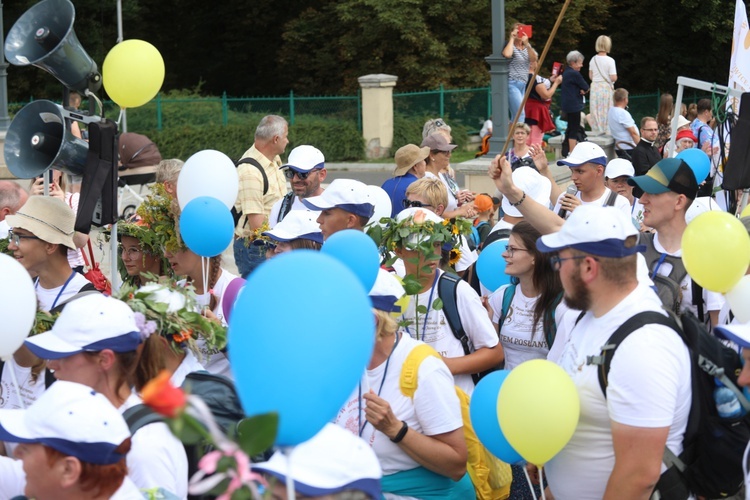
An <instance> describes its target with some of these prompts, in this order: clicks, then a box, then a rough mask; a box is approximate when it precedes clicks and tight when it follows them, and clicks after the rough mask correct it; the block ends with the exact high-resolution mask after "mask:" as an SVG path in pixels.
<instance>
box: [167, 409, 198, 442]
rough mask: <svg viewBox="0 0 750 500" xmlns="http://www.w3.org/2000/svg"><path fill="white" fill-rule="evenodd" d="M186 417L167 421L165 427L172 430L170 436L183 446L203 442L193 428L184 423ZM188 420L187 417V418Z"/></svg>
mask: <svg viewBox="0 0 750 500" xmlns="http://www.w3.org/2000/svg"><path fill="white" fill-rule="evenodd" d="M185 418H186V416H185V415H183V416H182V417H178V418H173V419H167V425H169V428H170V429H171V430H172V434H174V435H175V436H177V439H179V440H180V441H182V442H183V443H184V444H198V443H200V442H202V441H203V435H202V434H201V433H200V432H199V431H198V430H197V429H195V428H194V427H192V426H191V425H189V424H188V423H187V422H186V421H185ZM188 418H189V417H188Z"/></svg>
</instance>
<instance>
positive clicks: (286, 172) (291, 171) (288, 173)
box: [284, 168, 321, 181]
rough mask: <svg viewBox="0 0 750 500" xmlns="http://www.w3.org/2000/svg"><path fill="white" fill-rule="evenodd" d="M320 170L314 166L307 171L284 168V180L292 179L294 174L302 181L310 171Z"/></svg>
mask: <svg viewBox="0 0 750 500" xmlns="http://www.w3.org/2000/svg"><path fill="white" fill-rule="evenodd" d="M320 170H321V169H319V168H314V169H312V170H310V171H309V172H297V171H296V170H294V169H293V168H287V169H286V170H284V177H286V180H288V181H291V180H292V179H294V176H295V175H296V176H297V177H299V179H300V180H301V181H304V180H305V179H307V177H308V176H309V175H310V174H311V173H313V172H318V171H320Z"/></svg>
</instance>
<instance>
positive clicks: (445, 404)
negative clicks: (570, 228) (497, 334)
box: [334, 333, 463, 476]
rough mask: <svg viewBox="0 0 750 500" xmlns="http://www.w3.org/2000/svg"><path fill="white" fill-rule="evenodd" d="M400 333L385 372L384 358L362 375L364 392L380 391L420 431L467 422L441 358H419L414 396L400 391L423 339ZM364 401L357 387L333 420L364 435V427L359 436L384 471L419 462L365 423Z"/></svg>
mask: <svg viewBox="0 0 750 500" xmlns="http://www.w3.org/2000/svg"><path fill="white" fill-rule="evenodd" d="M397 335H400V336H401V338H400V340H399V342H398V345H396V347H395V349H394V351H393V353H392V354H391V356H390V361H389V362H388V370H387V372H386V363H385V362H383V363H381V364H380V366H378V367H376V368H375V369H373V370H367V371H366V374H365V375H364V377H363V378H366V380H363V382H362V384H361V386H362V394H364V393H365V392H367V390H368V387H369V389H371V390H373V391H375V393H376V394H378V393H379V394H380V397H381V398H383V399H385V400H386V401H388V404H389V405H390V406H391V409H392V410H393V413H394V414H395V415H396V418H398V419H399V420H403V421H405V422H406V423H407V424H408V425H409V429H412V430H415V431H417V432H419V433H420V434H424V435H426V436H434V435H437V434H443V433H446V432H451V431H454V430H456V429H459V428H460V427H461V426H463V421H462V419H461V405H460V403H459V401H458V396H456V389H455V387H454V385H453V377H452V376H451V372H450V370H448V367H447V366H445V363H443V362H442V361H441V360H439V359H437V358H435V357H434V356H428V357H427V358H425V359H424V360H423V361H422V363H420V365H419V372H418V374H417V390H416V392H415V393H414V399H411V398H409V397H407V396H405V395H404V394H403V393H402V392H401V387H400V379H401V369H402V367H403V364H404V361H405V360H406V357H407V356H408V355H409V353H410V352H411V351H412V350H413V349H414V348H415V347H416V346H418V345H420V344H421V343H422V342H418V341H416V340H414V339H412V338H411V337H409V336H408V335H406V334H405V333H397ZM383 377H385V379H384V378H383ZM381 383H382V387H383V388H382V391H381V390H380V386H381ZM365 403H366V402H365V401H364V400H361V399H360V390H359V388H357V389H355V391H354V393H353V394H352V395H351V397H349V399H348V400H347V401H346V403H344V406H343V407H342V408H341V410H339V413H338V415H336V418H335V419H334V423H335V424H336V425H339V426H341V427H344V428H345V429H348V430H349V431H351V432H352V433H353V434H355V435H360V429H361V437H362V439H364V440H365V441H367V442H368V443H369V444H370V446H372V449H373V451H374V452H375V454H376V455H377V456H378V460H380V466H381V467H382V469H383V475H384V476H387V475H389V474H394V473H396V472H399V471H404V470H411V469H415V468H417V467H419V464H418V463H417V462H416V461H415V460H414V459H413V458H411V457H410V456H409V455H407V454H406V452H404V451H403V450H402V449H401V448H400V447H399V446H398V445H397V444H395V443H393V442H391V440H390V439H388V437H387V436H386V435H385V434H383V433H382V432H380V431H377V430H375V428H374V427H373V426H372V424H370V423H369V422H367V419H366V418H365V415H364V411H365ZM366 422H367V423H366ZM365 423H366V424H365ZM363 426H364V428H363Z"/></svg>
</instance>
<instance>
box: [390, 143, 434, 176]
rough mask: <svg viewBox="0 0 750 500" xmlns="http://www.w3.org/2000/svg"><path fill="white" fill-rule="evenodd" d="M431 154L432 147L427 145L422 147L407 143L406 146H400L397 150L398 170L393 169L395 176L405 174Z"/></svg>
mask: <svg viewBox="0 0 750 500" xmlns="http://www.w3.org/2000/svg"><path fill="white" fill-rule="evenodd" d="M429 155H430V148H429V147H427V146H425V147H423V148H420V147H419V146H417V145H416V144H407V145H406V146H403V147H400V148H398V151H396V155H395V160H396V170H394V171H393V176H394V177H398V176H401V175H404V174H405V173H406V172H408V171H409V169H411V167H413V166H414V165H416V164H417V163H419V162H420V161H422V160H424V159H425V158H427V157H428V156H429Z"/></svg>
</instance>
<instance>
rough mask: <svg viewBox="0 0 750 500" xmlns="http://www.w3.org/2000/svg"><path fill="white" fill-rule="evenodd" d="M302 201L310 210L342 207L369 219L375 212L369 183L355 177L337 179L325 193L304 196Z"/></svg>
mask: <svg viewBox="0 0 750 500" xmlns="http://www.w3.org/2000/svg"><path fill="white" fill-rule="evenodd" d="M302 203H304V205H305V206H306V207H307V208H309V209H310V210H328V209H331V208H340V209H342V210H345V211H347V212H350V213H353V214H354V215H359V216H361V217H367V218H368V219H369V218H370V217H372V214H373V213H374V212H375V206H374V204H373V201H372V200H371V199H370V195H369V188H368V187H367V184H365V183H363V182H360V181H355V180H353V179H335V180H334V181H333V182H332V183H331V184H330V185H329V186H328V187H327V188H326V190H325V191H323V194H321V195H320V196H312V197H310V198H304V199H303V200H302Z"/></svg>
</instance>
